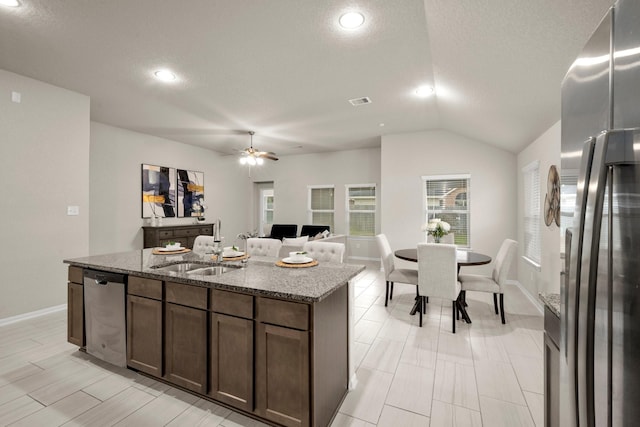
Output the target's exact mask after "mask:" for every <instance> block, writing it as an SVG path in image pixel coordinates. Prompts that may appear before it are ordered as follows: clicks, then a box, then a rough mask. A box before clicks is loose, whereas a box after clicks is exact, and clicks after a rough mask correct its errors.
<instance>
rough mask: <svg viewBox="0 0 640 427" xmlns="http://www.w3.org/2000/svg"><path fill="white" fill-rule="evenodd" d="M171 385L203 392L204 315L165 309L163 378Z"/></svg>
mask: <svg viewBox="0 0 640 427" xmlns="http://www.w3.org/2000/svg"><path fill="white" fill-rule="evenodd" d="M164 378H165V379H166V380H168V381H170V382H172V383H174V384H177V385H179V386H182V387H185V388H187V389H189V390H193V391H195V392H198V393H202V394H205V393H206V392H207V312H206V311H204V310H198V309H196V308H191V307H184V306H181V305H177V304H171V303H166V305H165V375H164Z"/></svg>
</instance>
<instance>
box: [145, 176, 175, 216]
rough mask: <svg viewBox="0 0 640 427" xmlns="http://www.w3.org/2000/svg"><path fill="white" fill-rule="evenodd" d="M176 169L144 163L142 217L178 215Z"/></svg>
mask: <svg viewBox="0 0 640 427" xmlns="http://www.w3.org/2000/svg"><path fill="white" fill-rule="evenodd" d="M175 208H176V169H175V168H169V167H165V166H155V165H146V164H143V165H142V218H151V217H158V218H171V217H175V216H176V209H175Z"/></svg>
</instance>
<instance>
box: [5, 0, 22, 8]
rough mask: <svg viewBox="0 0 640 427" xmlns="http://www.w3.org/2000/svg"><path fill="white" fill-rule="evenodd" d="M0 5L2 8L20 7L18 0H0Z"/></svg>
mask: <svg viewBox="0 0 640 427" xmlns="http://www.w3.org/2000/svg"><path fill="white" fill-rule="evenodd" d="M0 4H1V5H2V6H9V7H18V6H20V2H19V1H18V0H0Z"/></svg>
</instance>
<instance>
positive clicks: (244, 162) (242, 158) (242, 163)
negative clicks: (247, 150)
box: [240, 157, 247, 165]
mask: <svg viewBox="0 0 640 427" xmlns="http://www.w3.org/2000/svg"><path fill="white" fill-rule="evenodd" d="M240 164H241V165H246V164H247V158H246V157H240Z"/></svg>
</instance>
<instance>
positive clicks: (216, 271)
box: [187, 265, 240, 276]
mask: <svg viewBox="0 0 640 427" xmlns="http://www.w3.org/2000/svg"><path fill="white" fill-rule="evenodd" d="M237 268H240V266H236V265H233V266H229V265H216V266H212V267H204V268H198V269H196V270H191V271H187V274H192V275H201V276H219V275H221V274H223V273H226V272H228V271H229V270H235V269H237Z"/></svg>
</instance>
